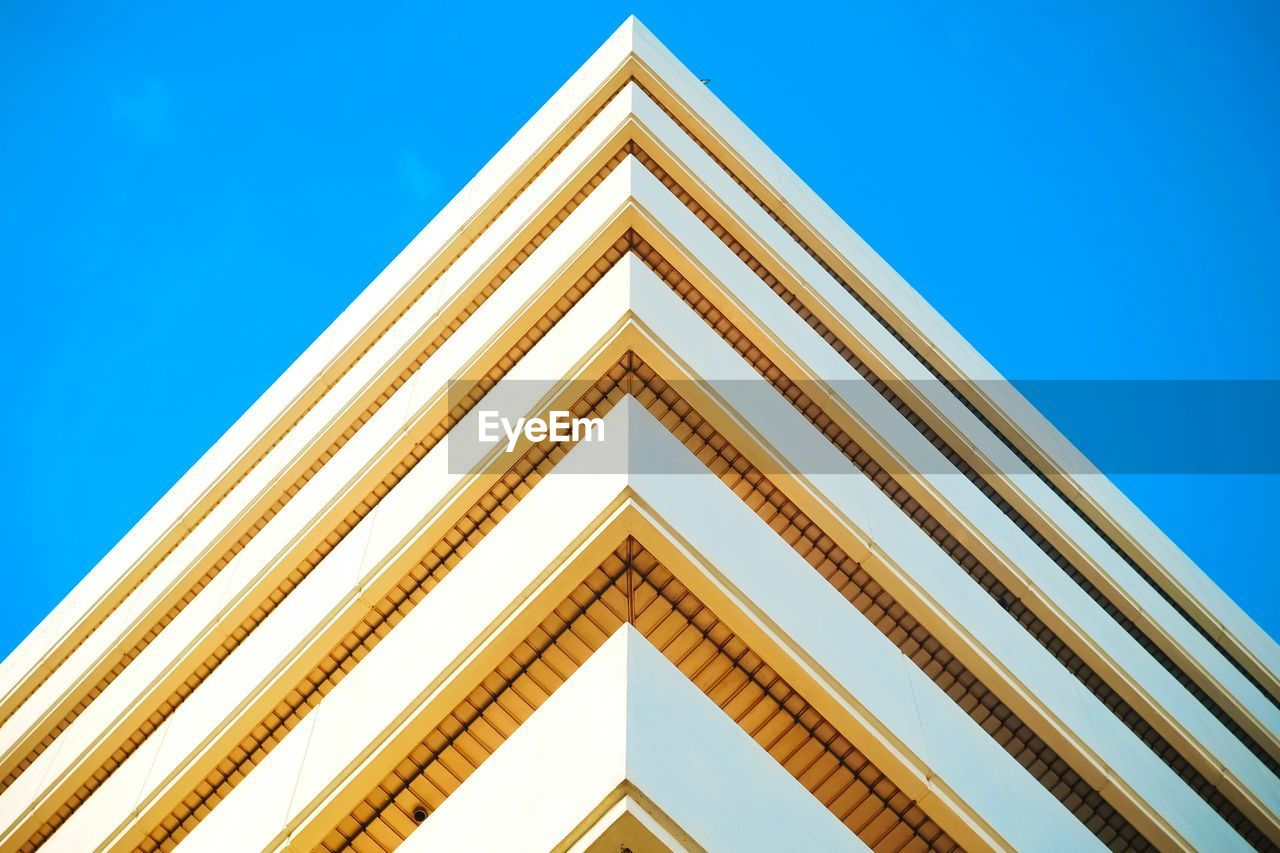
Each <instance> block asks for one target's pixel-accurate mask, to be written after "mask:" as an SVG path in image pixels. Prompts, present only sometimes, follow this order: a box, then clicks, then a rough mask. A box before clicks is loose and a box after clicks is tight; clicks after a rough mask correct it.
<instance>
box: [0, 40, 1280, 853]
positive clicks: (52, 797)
mask: <svg viewBox="0 0 1280 853" xmlns="http://www.w3.org/2000/svg"><path fill="white" fill-rule="evenodd" d="M941 377H945V378H947V379H949V380H952V381H951V382H941V381H937V380H938V379H939V378H941ZM999 378H1000V377H999V376H998V374H996V372H995V371H994V369H993V368H992V367H991V366H990V365H988V364H987V363H986V362H985V361H983V360H982V358H981V356H979V355H978V354H977V353H976V352H975V351H974V350H973V349H972V348H971V347H970V346H969V345H968V344H967V343H966V342H965V341H964V340H962V339H961V338H960V337H959V335H957V334H956V332H955V331H954V330H953V329H951V327H950V326H948V325H947V324H946V322H945V321H944V320H942V319H941V318H940V317H939V316H938V315H937V314H936V313H935V312H934V311H933V310H932V309H931V308H930V307H929V306H928V305H927V304H925V303H924V301H923V300H922V299H921V298H920V297H919V295H918V294H916V293H915V291H913V290H912V289H911V288H910V287H909V286H908V285H907V284H906V283H905V282H904V281H903V280H902V279H901V278H900V277H899V276H898V275H897V274H896V273H894V272H893V271H892V270H891V269H890V268H889V267H888V266H887V265H886V264H885V263H884V261H883V260H881V259H880V258H879V257H878V256H876V255H875V254H874V252H872V251H871V249H870V248H869V247H867V246H866V245H865V244H864V243H863V242H862V241H861V240H860V239H859V238H858V237H857V235H855V234H854V233H853V232H852V231H851V230H850V229H849V228H848V227H847V226H846V225H845V224H844V223H843V222H842V221H840V219H839V218H838V217H837V216H836V214H835V213H834V212H832V211H831V210H830V209H829V208H827V207H826V206H825V205H824V204H823V203H822V202H821V201H820V200H819V199H818V198H817V197H816V196H815V195H814V194H813V193H812V191H810V190H809V189H808V188H807V187H806V186H805V185H804V184H803V183H802V182H801V181H800V180H799V178H797V177H796V176H795V175H794V174H793V173H792V172H791V171H790V170H789V169H787V167H786V166H785V165H784V164H782V163H781V162H780V161H779V160H778V159H777V158H776V157H775V156H774V155H773V154H772V153H771V152H770V151H769V150H768V149H767V148H766V147H765V146H764V145H763V144H762V143H761V142H760V141H759V140H758V139H757V138H756V137H755V136H753V135H752V134H751V132H750V131H749V130H747V128H745V127H744V126H743V125H742V124H741V123H740V122H739V121H738V120H737V119H736V118H735V117H734V116H733V115H732V114H731V113H730V112H729V111H728V110H727V109H726V108H725V107H724V106H723V105H722V104H721V103H720V102H719V101H718V100H716V98H715V97H714V95H713V94H711V92H710V91H709V90H708V89H707V88H706V87H705V86H703V85H701V84H700V83H699V81H698V80H697V79H695V78H694V77H693V76H692V75H691V74H690V73H689V72H688V71H687V70H686V69H685V68H684V67H683V66H681V65H680V64H679V62H678V61H677V60H676V59H675V58H674V57H673V56H671V54H670V53H669V52H668V51H667V50H666V49H665V48H664V47H663V46H662V45H661V44H660V43H658V42H657V41H656V39H654V37H653V36H652V35H651V34H649V33H648V31H646V30H645V29H644V28H643V27H642V26H641V25H640V24H639V23H638V22H636V21H635V20H634V19H632V20H629V21H628V22H627V23H625V24H624V25H623V26H622V27H621V28H620V29H619V30H618V32H617V33H615V34H614V35H613V36H612V37H611V38H610V39H609V41H608V42H606V43H605V44H604V45H603V46H602V47H601V48H600V49H599V50H598V51H597V52H596V53H595V55H593V56H592V57H591V59H590V60H589V61H588V62H587V63H586V64H585V65H584V66H583V67H582V68H581V69H580V70H579V71H578V72H577V73H576V74H575V75H574V76H573V77H572V78H571V79H570V80H569V82H568V83H566V84H565V86H564V87H563V88H562V89H561V90H560V91H559V92H557V93H556V95H555V96H554V97H553V98H552V99H551V100H550V101H549V102H548V103H547V105H546V106H544V107H543V108H542V109H541V110H539V112H538V113H537V114H536V115H535V116H534V117H533V118H532V119H531V120H530V121H529V123H528V124H527V125H526V126H525V127H524V128H523V129H522V130H521V131H520V132H519V133H518V134H517V135H516V136H515V137H514V138H513V139H512V140H511V142H509V143H508V144H507V145H506V146H505V147H504V148H503V149H502V150H501V151H500V152H499V153H498V155H497V156H496V157H495V158H494V159H493V160H492V161H491V162H490V163H489V164H488V165H486V166H485V168H484V169H483V170H482V171H481V172H480V174H479V175H477V176H476V178H475V179H473V180H472V181H471V183H469V184H468V185H467V186H466V187H465V188H464V189H463V191H462V192H461V193H459V195H458V196H457V197H456V198H455V199H454V200H453V201H452V202H450V204H449V205H448V206H447V207H446V208H445V209H444V210H443V211H442V212H441V213H440V214H439V215H438V216H437V217H436V218H435V220H433V221H432V222H431V223H430V224H429V225H428V226H427V228H426V229H424V231H423V232H422V233H421V234H420V235H418V237H417V238H415V239H414V241H413V242H412V243H411V244H410V245H409V246H408V247H407V248H406V249H405V250H404V252H402V253H401V255H400V256H399V257H398V258H396V260H395V261H393V262H392V263H391V265H390V266H388V267H387V269H386V270H385V271H384V272H383V273H382V274H381V275H380V276H379V277H378V278H377V279H376V280H375V281H374V282H373V283H372V284H371V285H370V286H369V287H368V288H367V289H366V290H365V292H364V293H363V294H361V296H360V297H359V298H358V299H357V300H356V301H355V302H354V303H353V304H352V305H351V307H350V308H348V309H347V311H345V312H344V313H343V314H342V315H341V316H340V317H339V318H338V319H337V320H336V321H335V322H334V324H333V325H332V326H331V327H330V328H329V329H328V330H327V331H326V332H325V333H324V334H323V335H322V336H321V338H320V339H319V340H317V341H316V342H315V344H313V345H312V346H311V347H310V348H309V349H308V350H307V351H306V352H305V353H304V354H303V355H302V356H301V357H300V358H299V359H298V361H297V362H296V363H295V364H294V365H293V366H292V367H291V368H290V369H289V370H288V371H286V373H285V374H284V375H283V376H282V377H281V378H280V379H279V380H278V381H277V382H276V383H275V385H273V386H272V388H271V389H270V390H269V391H268V392H267V393H266V394H265V395H264V396H263V397H262V399H260V400H259V401H258V402H257V403H256V404H255V405H254V406H253V407H252V408H251V409H250V410H249V412H247V413H246V414H245V416H244V417H242V418H241V419H240V421H238V422H237V423H236V424H235V426H233V427H232V429H231V430H229V431H228V433H227V434H226V435H225V436H224V437H223V438H222V439H221V440H220V441H219V442H218V443H217V444H216V445H215V446H214V447H213V448H212V449H211V450H210V451H209V452H208V453H207V454H206V455H205V456H204V457H203V458H202V459H201V460H200V461H199V462H198V463H197V464H196V466H194V467H193V468H192V470H191V471H190V472H188V473H187V475H186V476H184V477H183V478H182V480H180V481H179V483H178V484H177V485H176V486H174V488H173V489H172V490H171V491H170V492H169V493H168V494H167V495H165V497H164V498H163V499H162V500H161V501H160V502H159V503H158V504H157V505H156V506H155V507H154V508H153V509H152V510H151V512H149V513H148V514H147V515H146V516H145V517H144V518H143V519H142V520H141V521H140V522H139V523H138V525H137V526H136V527H135V528H134V529H133V530H132V531H131V532H130V533H129V534H128V536H126V537H125V538H124V539H123V540H122V541H121V542H120V543H119V544H118V545H117V546H116V547H115V548H114V549H113V550H112V551H111V552H110V553H109V554H108V555H107V556H106V557H105V558H104V559H103V561H102V562H101V563H100V564H99V565H98V566H97V567H95V568H94V570H93V571H92V572H91V573H90V574H89V575H88V576H87V577H86V578H85V580H84V581H83V582H81V584H80V585H79V586H78V587H77V588H76V589H75V590H74V591H73V592H72V593H71V594H70V595H69V596H68V597H67V598H66V599H65V600H64V601H63V602H62V603H61V604H60V605H59V606H58V607H57V608H56V609H55V610H54V612H53V613H51V614H50V615H49V616H48V617H47V618H46V619H45V620H44V622H43V623H42V624H41V625H40V626H39V627H38V628H37V629H36V630H35V631H34V632H33V633H32V634H31V635H30V636H29V637H28V638H27V639H26V640H25V641H24V642H23V644H22V645H21V646H19V648H18V649H17V650H15V651H14V653H13V654H12V655H10V657H9V658H8V660H6V661H5V662H4V664H3V665H2V666H0V721H2V722H0V777H2V778H0V848H3V849H6V850H8V849H13V850H30V849H36V848H37V847H43V848H45V849H49V850H68V851H83V850H100V849H134V848H139V849H146V850H153V849H172V848H173V847H175V846H178V847H181V848H182V849H184V850H188V849H193V850H198V849H208V850H227V849H234V850H259V849H260V850H284V849H288V850H299V851H300V850H312V849H328V850H337V849H344V848H351V849H357V850H389V849H393V848H397V847H400V846H401V845H403V849H404V850H428V849H430V850H442V849H444V850H454V849H466V850H504V851H509V850H513V849H521V850H523V849H528V850H546V849H557V850H617V849H619V848H620V847H625V848H629V849H631V850H635V851H641V850H666V849H672V850H674V849H690V850H697V849H706V850H726V849H761V850H776V849H780V848H791V849H806V850H808V849H851V850H852V849H862V848H864V847H870V848H872V849H876V850H899V849H908V850H915V849H920V850H923V849H932V848H940V849H953V848H957V847H963V848H968V849H987V848H1004V849H1051V848H1060V849H1064V850H1067V849H1069V850H1077V849H1082V848H1089V847H1097V846H1111V847H1113V848H1117V849H1120V848H1138V849H1145V848H1147V847H1156V848H1159V849H1214V850H1218V849H1246V848H1248V847H1250V846H1253V847H1256V848H1260V849H1261V848H1268V847H1274V846H1275V845H1277V844H1280V781H1278V778H1277V769H1278V768H1280V763H1278V759H1280V700H1278V697H1280V676H1278V675H1277V673H1280V649H1277V646H1276V644H1275V642H1274V641H1273V640H1272V639H1271V638H1270V637H1268V636H1267V635H1266V634H1265V633H1264V632H1263V631H1262V630H1260V629H1259V628H1258V627H1257V626H1256V625H1255V624H1254V623H1253V622H1252V621H1250V620H1249V619H1248V617H1247V616H1246V615H1245V614H1244V613H1243V612H1242V611H1241V610H1240V609H1239V608H1238V607H1237V606H1236V605H1234V604H1233V603H1232V602H1231V601H1230V600H1229V599H1228V598H1226V596H1225V595H1223V593H1222V592H1221V591H1220V590H1219V589H1218V588H1217V587H1216V586H1215V585H1214V584H1213V583H1212V582H1211V581H1210V580H1209V579H1208V578H1207V577H1206V576H1205V575H1204V574H1203V572H1201V571H1200V570H1199V569H1198V568H1197V567H1196V566H1195V565H1193V564H1192V563H1191V562H1190V561H1189V560H1188V559H1187V558H1186V557H1185V556H1184V555H1183V554H1182V553H1181V552H1180V551H1178V549H1177V548H1176V547H1175V546H1174V545H1173V544H1172V543H1171V542H1170V541H1169V540H1168V539H1167V538H1166V537H1164V536H1163V534H1161V533H1160V531H1159V530H1157V529H1156V528H1155V527H1154V526H1152V525H1151V523H1150V522H1149V521H1148V520H1147V519H1145V518H1144V517H1143V516H1142V515H1141V513H1139V512H1138V510H1137V509H1136V508H1134V507H1133V506H1132V504H1130V503H1129V502H1128V501H1127V500H1126V499H1125V498H1124V497H1123V496H1122V495H1121V494H1120V493H1119V492H1118V491H1117V490H1116V489H1115V488H1114V487H1113V486H1112V485H1111V483H1110V482H1109V481H1107V479H1106V478H1105V477H1103V476H1101V475H1099V474H1092V475H1081V474H1076V473H1071V472H1077V471H1081V470H1085V469H1086V468H1087V464H1086V463H1085V462H1084V461H1083V460H1082V459H1081V458H1080V456H1079V454H1078V453H1077V451H1076V450H1075V449H1074V448H1072V447H1071V446H1070V444H1069V443H1067V442H1066V441H1065V439H1063V438H1062V436H1061V435H1060V434H1059V433H1057V432H1056V431H1055V430H1054V429H1053V428H1052V427H1051V426H1050V425H1049V424H1048V423H1047V422H1046V421H1045V420H1044V419H1043V418H1042V417H1041V416H1040V415H1039V414H1038V413H1037V412H1036V411H1035V410H1034V409H1032V408H1031V407H1030V405H1029V404H1028V403H1027V402H1026V401H1025V400H1024V399H1022V398H1021V397H1020V396H1018V395H1017V394H1016V392H1015V391H1013V390H1012V388H1011V386H1009V385H1007V384H1003V383H1000V382H997V381H990V382H988V381H981V382H976V383H973V382H966V381H964V380H998V379H999ZM496 411H501V412H503V413H506V414H509V415H511V416H513V417H525V418H530V419H536V418H543V419H547V418H551V416H552V413H555V412H564V413H571V414H572V415H573V416H574V417H578V418H587V417H590V418H595V419H599V423H600V426H601V433H602V437H603V440H601V441H594V440H578V441H573V440H570V441H567V442H559V441H552V440H550V439H545V440H539V436H538V435H533V436H530V435H529V434H528V433H525V434H524V435H522V436H520V437H519V438H518V440H517V441H515V442H514V449H511V448H509V447H508V446H507V442H506V440H505V438H504V440H503V441H499V442H497V443H493V444H486V443H483V442H480V441H477V440H476V436H477V434H478V433H479V427H480V426H481V425H482V424H483V423H485V421H486V419H488V418H492V416H493V415H492V413H493V412H496ZM577 438H579V439H581V438H583V436H582V435H579V436H577ZM973 472H981V473H980V474H978V473H973Z"/></svg>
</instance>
